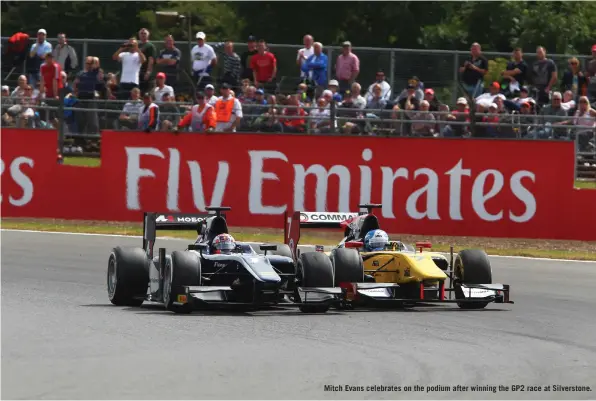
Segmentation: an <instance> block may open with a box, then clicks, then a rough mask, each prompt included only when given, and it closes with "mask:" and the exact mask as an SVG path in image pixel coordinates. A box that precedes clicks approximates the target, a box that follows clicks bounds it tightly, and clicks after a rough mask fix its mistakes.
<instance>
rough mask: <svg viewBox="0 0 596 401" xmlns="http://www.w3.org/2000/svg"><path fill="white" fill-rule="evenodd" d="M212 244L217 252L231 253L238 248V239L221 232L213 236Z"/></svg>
mask: <svg viewBox="0 0 596 401" xmlns="http://www.w3.org/2000/svg"><path fill="white" fill-rule="evenodd" d="M212 245H213V248H214V249H215V251H216V252H217V253H230V252H231V251H233V250H234V249H236V240H235V239H234V237H232V236H231V235H230V234H219V235H218V236H216V237H215V238H213V243H212Z"/></svg>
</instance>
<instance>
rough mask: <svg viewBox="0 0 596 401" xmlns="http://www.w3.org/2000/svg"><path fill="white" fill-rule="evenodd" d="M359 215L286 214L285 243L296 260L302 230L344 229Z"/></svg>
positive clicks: (326, 213) (323, 213) (329, 213)
mask: <svg viewBox="0 0 596 401" xmlns="http://www.w3.org/2000/svg"><path fill="white" fill-rule="evenodd" d="M358 216H359V213H336V212H293V213H291V214H289V213H288V212H285V213H284V243H285V244H287V245H288V246H289V247H290V249H291V250H292V254H293V255H294V258H296V256H297V253H296V250H297V249H298V242H299V241H300V228H301V227H304V228H343V227H345V225H346V224H348V223H349V222H350V221H351V220H352V219H354V218H356V217H358Z"/></svg>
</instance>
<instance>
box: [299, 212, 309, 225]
mask: <svg viewBox="0 0 596 401" xmlns="http://www.w3.org/2000/svg"><path fill="white" fill-rule="evenodd" d="M300 222H301V223H306V222H308V215H307V214H306V213H300Z"/></svg>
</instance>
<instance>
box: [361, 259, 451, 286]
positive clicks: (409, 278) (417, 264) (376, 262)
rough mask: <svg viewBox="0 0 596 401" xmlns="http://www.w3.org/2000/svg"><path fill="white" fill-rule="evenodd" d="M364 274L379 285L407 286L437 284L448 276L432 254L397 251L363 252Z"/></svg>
mask: <svg viewBox="0 0 596 401" xmlns="http://www.w3.org/2000/svg"><path fill="white" fill-rule="evenodd" d="M361 255H362V260H363V261H364V274H368V275H370V276H373V277H374V279H375V281H376V282H378V283H397V284H406V283H412V282H421V281H424V282H426V283H428V284H431V283H437V282H439V281H443V280H445V279H446V278H447V275H446V274H445V273H444V272H443V271H442V270H441V269H440V268H439V267H438V266H437V265H436V264H435V262H434V261H433V259H432V253H429V252H423V253H418V252H417V253H404V252H397V251H377V252H362V253H361Z"/></svg>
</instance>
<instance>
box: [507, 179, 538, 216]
mask: <svg viewBox="0 0 596 401" xmlns="http://www.w3.org/2000/svg"><path fill="white" fill-rule="evenodd" d="M524 177H528V178H530V179H531V180H532V182H536V176H535V175H534V173H531V172H530V171H526V170H522V171H518V172H517V173H515V174H513V175H512V176H511V179H510V180H509V185H510V187H511V192H513V194H514V195H515V196H517V199H519V200H521V201H522V202H523V203H524V204H525V205H526V211H525V212H524V213H523V214H522V215H521V216H517V215H515V214H513V212H511V211H509V218H510V219H511V221H514V222H516V223H525V222H526V221H528V220H530V219H531V218H532V217H534V215H535V214H536V198H534V195H533V194H532V193H531V192H530V191H528V189H527V188H525V187H524V186H523V185H522V183H521V180H522V178H524Z"/></svg>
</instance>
